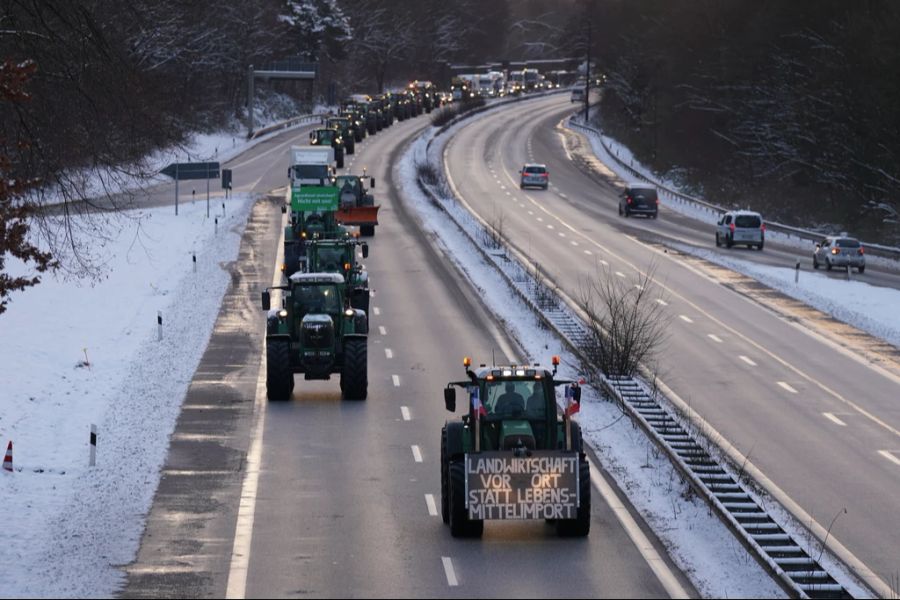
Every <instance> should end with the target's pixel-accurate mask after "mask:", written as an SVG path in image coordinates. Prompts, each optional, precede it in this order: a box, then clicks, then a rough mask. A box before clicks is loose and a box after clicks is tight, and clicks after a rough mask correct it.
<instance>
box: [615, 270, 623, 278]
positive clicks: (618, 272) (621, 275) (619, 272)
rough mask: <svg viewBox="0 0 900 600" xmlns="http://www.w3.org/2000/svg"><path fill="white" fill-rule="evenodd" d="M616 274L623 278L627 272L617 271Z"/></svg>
mask: <svg viewBox="0 0 900 600" xmlns="http://www.w3.org/2000/svg"><path fill="white" fill-rule="evenodd" d="M616 275H618V276H619V277H622V278H624V277H625V273H623V272H622V271H616Z"/></svg>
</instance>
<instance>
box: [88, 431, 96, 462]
mask: <svg viewBox="0 0 900 600" xmlns="http://www.w3.org/2000/svg"><path fill="white" fill-rule="evenodd" d="M96 464H97V426H96V425H94V424H93V423H91V464H90V466H92V467H93V466H95V465H96Z"/></svg>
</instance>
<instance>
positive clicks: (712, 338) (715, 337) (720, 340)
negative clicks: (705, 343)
mask: <svg viewBox="0 0 900 600" xmlns="http://www.w3.org/2000/svg"><path fill="white" fill-rule="evenodd" d="M706 337H708V338H709V339H711V340H712V341H714V342H716V343H718V344H721V343H722V338H720V337H719V336H717V335H716V334H714V333H707V334H706Z"/></svg>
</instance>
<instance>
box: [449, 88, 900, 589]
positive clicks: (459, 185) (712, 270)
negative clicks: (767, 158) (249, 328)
mask: <svg viewBox="0 0 900 600" xmlns="http://www.w3.org/2000/svg"><path fill="white" fill-rule="evenodd" d="M573 110H574V108H573V106H572V105H571V104H570V103H569V100H568V98H560V97H551V98H547V99H536V100H533V101H529V102H527V103H522V104H517V105H512V106H511V107H509V108H506V109H504V110H502V111H498V112H495V113H491V114H490V115H489V116H487V117H485V118H483V119H481V120H477V121H472V122H470V123H469V124H468V125H466V126H465V127H464V128H462V129H461V130H460V131H459V132H458V133H457V134H456V135H455V136H454V137H453V139H452V140H451V141H450V143H449V145H448V147H447V150H446V152H445V166H446V168H447V169H448V171H449V174H450V178H451V179H452V182H453V184H454V185H455V187H456V189H457V190H458V192H459V193H460V195H461V196H462V198H463V199H464V200H465V201H466V203H467V204H468V205H470V207H471V208H472V209H473V210H475V211H476V212H477V213H478V214H479V215H480V216H481V217H482V218H483V219H484V220H485V221H487V222H492V223H495V224H496V223H500V222H501V221H502V229H503V234H504V235H505V236H506V237H507V239H508V240H509V241H510V242H511V243H512V244H513V245H514V246H515V247H516V248H517V249H518V250H519V251H520V252H522V253H523V254H525V255H527V256H528V257H530V259H531V260H533V261H535V262H537V263H538V264H540V265H541V266H542V267H543V270H544V272H546V273H547V274H548V275H549V276H550V277H551V278H552V279H553V280H554V281H555V283H556V284H557V285H559V286H560V288H561V289H562V290H563V291H565V292H566V293H567V294H568V295H569V296H571V297H572V298H578V297H579V292H580V290H581V289H582V286H583V285H584V283H585V282H588V281H590V280H592V279H594V278H597V277H607V276H608V277H623V278H624V279H625V280H631V279H634V278H636V277H637V276H638V274H639V273H646V272H647V271H648V269H650V268H651V266H652V267H654V268H655V280H656V283H657V284H658V285H659V286H660V288H661V290H662V293H663V296H662V299H663V301H664V302H665V303H666V305H665V307H666V310H667V311H668V315H669V318H670V319H671V320H670V324H669V327H668V331H669V337H668V340H667V341H666V342H665V345H664V351H663V352H662V353H661V354H660V356H659V360H658V363H659V364H658V366H657V371H658V373H659V374H660V376H661V378H662V380H663V381H664V382H665V383H666V384H667V385H668V386H669V387H670V388H671V389H672V390H674V392H675V393H677V395H678V396H680V398H681V399H682V400H683V401H684V402H685V403H687V404H689V405H690V406H691V407H693V408H694V409H695V410H696V411H697V412H698V413H699V414H700V415H701V416H702V417H704V418H705V420H706V421H707V422H708V423H709V424H710V425H711V426H712V427H713V428H714V429H715V430H716V431H718V432H719V433H720V434H722V435H723V436H724V438H723V439H721V440H718V442H719V443H720V444H721V445H724V446H727V445H729V444H731V445H733V446H734V447H735V448H736V449H738V450H739V451H740V452H742V453H743V454H744V455H746V456H747V457H749V460H750V461H751V462H752V463H754V464H755V465H756V466H757V467H758V468H759V469H761V470H762V472H763V473H764V474H765V475H767V476H768V477H769V479H771V481H772V482H774V484H775V485H777V486H778V487H779V488H780V489H781V490H782V491H784V492H785V493H787V494H788V495H789V496H790V497H791V498H792V499H793V500H795V501H796V502H797V503H798V504H799V506H800V507H802V508H803V509H804V510H805V511H806V512H807V513H808V514H809V515H810V516H812V518H814V519H815V520H816V521H817V522H819V523H820V524H822V525H823V527H825V528H828V526H829V524H830V523H831V522H832V520H833V519H835V517H836V516H837V519H836V520H835V522H834V525H833V527H832V528H831V536H832V537H834V538H836V539H837V540H839V541H840V542H841V543H842V544H844V545H845V546H846V547H847V548H848V549H849V550H850V551H851V552H852V553H853V554H855V555H856V556H857V557H858V558H859V559H861V560H862V561H863V562H864V563H865V564H866V565H867V566H868V567H869V568H871V569H872V570H873V571H874V572H875V573H876V574H877V575H878V576H880V577H881V578H882V579H883V580H885V581H889V580H890V578H891V576H892V575H893V577H894V578H896V574H897V572H898V569H900V563H898V557H900V536H898V535H897V532H898V531H900V520H898V516H897V515H898V514H900V403H898V402H897V399H898V398H900V352H898V350H897V349H896V348H894V347H892V346H889V345H887V344H884V343H881V342H880V341H878V340H875V339H873V338H872V337H870V336H868V335H866V334H863V333H861V332H859V331H856V330H854V329H853V328H850V327H847V326H845V325H843V324H840V323H837V322H836V321H835V320H834V319H831V318H829V317H827V316H825V315H822V314H820V313H818V312H817V311H814V310H811V309H809V308H808V307H805V306H803V305H801V304H799V303H797V302H794V301H791V300H789V299H787V298H785V297H784V296H782V295H781V294H778V293H776V292H774V291H772V290H769V289H767V288H765V287H764V286H761V285H759V284H756V283H755V282H753V281H751V280H749V279H748V278H746V277H742V276H739V275H737V274H735V273H732V272H730V271H728V270H726V269H723V268H720V267H716V266H714V265H710V264H709V263H706V262H705V261H701V260H699V259H695V258H692V257H689V256H685V255H683V254H681V253H679V252H677V251H675V250H673V249H672V248H671V245H672V243H673V242H681V243H687V244H692V245H695V246H699V247H703V248H706V249H709V250H711V251H716V249H715V245H714V243H713V234H714V232H713V229H712V228H711V227H710V226H708V225H704V224H702V223H698V222H696V221H693V220H691V219H688V218H685V217H682V216H680V215H677V214H674V213H673V212H672V211H669V210H666V209H662V210H661V212H660V216H659V219H657V220H643V219H638V218H632V219H627V220H626V219H624V218H622V217H619V216H618V215H617V209H616V207H617V204H616V202H617V199H616V196H617V194H618V191H619V189H618V188H617V184H616V182H615V178H614V177H611V174H609V173H608V172H607V174H603V173H601V172H598V171H597V170H596V168H597V165H596V161H595V160H594V159H592V158H591V157H588V156H586V150H587V149H589V145H588V144H587V143H586V141H585V140H584V139H583V138H581V137H580V136H579V135H575V134H572V133H569V132H566V131H565V130H563V128H562V127H561V126H560V123H561V121H562V119H563V118H564V117H566V116H567V115H568V114H570V113H571V112H572V111H573ZM525 162H541V163H546V164H547V166H548V169H549V171H550V180H551V186H550V189H549V190H547V191H544V190H533V189H528V190H520V189H519V185H518V183H519V179H518V174H517V173H518V171H519V170H520V168H521V166H522V165H523V164H524V163H525ZM501 217H502V218H501ZM718 251H719V252H722V253H723V254H727V255H729V256H740V257H742V258H746V259H748V260H753V261H757V262H764V263H768V264H778V265H782V266H788V265H790V266H792V265H793V264H794V260H795V257H796V256H797V255H798V252H797V250H795V249H789V248H779V247H778V246H777V245H775V244H772V243H770V241H768V240H767V244H766V249H765V251H763V252H757V251H755V250H752V251H745V250H743V249H732V250H726V249H724V248H723V249H720V250H718ZM804 260H805V261H807V263H808V262H809V260H810V258H809V256H805V257H804ZM831 276H833V277H836V276H843V275H836V274H833V275H831ZM864 277H865V280H866V281H872V282H874V283H877V284H880V285H890V286H892V287H900V285H898V282H900V277H898V274H897V273H895V272H891V271H885V270H883V269H879V268H877V267H875V266H874V265H872V266H870V267H869V268H867V269H866V273H865V276H864ZM844 509H846V514H840V513H842V511H843V510H844Z"/></svg>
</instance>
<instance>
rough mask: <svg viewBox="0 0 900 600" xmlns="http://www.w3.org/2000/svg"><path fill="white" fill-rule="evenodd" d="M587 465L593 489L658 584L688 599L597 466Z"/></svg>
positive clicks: (671, 592) (668, 591)
mask: <svg viewBox="0 0 900 600" xmlns="http://www.w3.org/2000/svg"><path fill="white" fill-rule="evenodd" d="M588 463H590V466H591V483H593V484H594V487H596V488H597V490H598V491H599V492H600V495H601V496H603V499H604V500H605V501H606V503H607V504H608V505H609V508H610V509H611V510H612V511H613V513H615V515H616V518H617V519H618V520H619V523H621V524H622V527H623V528H624V529H625V533H627V534H628V537H629V538H631V541H632V542H634V545H635V547H636V548H637V550H638V552H640V553H641V556H643V557H644V560H645V561H647V565H648V566H649V567H650V569H651V570H652V571H653V573H654V575H656V578H657V579H659V582H660V583H661V584H662V586H663V588H665V590H666V593H667V594H669V597H670V598H690V595H689V594H688V593H687V591H685V589H684V588H683V587H682V586H681V583H680V582H679V581H678V578H677V577H676V576H675V573H673V572H672V569H670V568H669V565H667V564H666V562H665V561H664V560H663V559H662V557H660V555H659V553H658V552H657V551H656V548H654V547H653V544H652V543H650V540H649V539H648V538H647V536H646V535H644V532H643V531H641V528H640V526H639V525H638V524H637V522H636V521H635V520H634V517H632V516H631V513H630V512H628V509H627V508H626V507H625V505H624V504H622V501H621V500H619V496H618V494H616V492H615V490H613V489H612V487H611V486H610V485H609V484H608V483H607V482H606V479H604V478H603V476H602V475H601V474H600V471H599V470H598V469H597V465H595V464H594V462H593V461H592V460H590V459H588Z"/></svg>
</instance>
